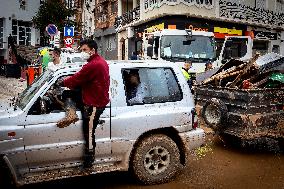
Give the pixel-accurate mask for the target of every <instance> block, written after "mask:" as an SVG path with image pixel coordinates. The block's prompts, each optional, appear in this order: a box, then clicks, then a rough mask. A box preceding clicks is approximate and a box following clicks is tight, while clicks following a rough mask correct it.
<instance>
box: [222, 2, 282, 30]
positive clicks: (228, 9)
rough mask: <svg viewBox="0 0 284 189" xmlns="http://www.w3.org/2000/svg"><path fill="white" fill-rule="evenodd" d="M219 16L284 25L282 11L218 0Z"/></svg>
mask: <svg viewBox="0 0 284 189" xmlns="http://www.w3.org/2000/svg"><path fill="white" fill-rule="evenodd" d="M219 16H220V17H223V18H229V19H239V20H242V21H249V22H253V23H257V24H267V25H273V26H279V27H284V13H283V12H282V13H279V12H274V11H269V10H265V9H261V8H256V7H250V6H246V5H241V4H237V3H233V2H230V1H226V0H219Z"/></svg>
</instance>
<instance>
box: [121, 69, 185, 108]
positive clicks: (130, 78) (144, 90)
mask: <svg viewBox="0 0 284 189" xmlns="http://www.w3.org/2000/svg"><path fill="white" fill-rule="evenodd" d="M122 74H123V80H124V84H125V92H126V101H127V104H128V105H129V106H131V105H137V104H153V103H164V102H176V101H180V100H182V98H183V96H182V91H181V88H180V85H179V84H178V81H177V78H176V76H175V74H174V71H173V70H172V69H171V68H133V69H123V70H122Z"/></svg>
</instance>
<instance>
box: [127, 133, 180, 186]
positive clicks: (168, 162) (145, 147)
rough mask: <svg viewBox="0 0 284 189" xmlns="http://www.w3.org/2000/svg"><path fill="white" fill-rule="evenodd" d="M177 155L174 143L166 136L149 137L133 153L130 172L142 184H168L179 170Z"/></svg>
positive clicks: (178, 156)
mask: <svg viewBox="0 0 284 189" xmlns="http://www.w3.org/2000/svg"><path fill="white" fill-rule="evenodd" d="M179 154H180V153H179V149H178V147H177V145H176V143H175V142H174V141H173V140H172V139H171V138H169V137H168V136H166V135H163V134H155V135H152V136H149V137H147V138H144V139H143V140H142V141H141V142H140V143H139V144H138V146H137V148H136V149H135V151H134V154H133V158H132V169H133V170H132V171H133V173H134V175H135V177H136V178H137V179H138V180H139V181H141V182H142V183H144V184H160V183H165V182H169V181H170V180H171V179H173V178H174V176H175V175H176V173H177V172H178V171H179V169H180V161H179V159H180V155H179Z"/></svg>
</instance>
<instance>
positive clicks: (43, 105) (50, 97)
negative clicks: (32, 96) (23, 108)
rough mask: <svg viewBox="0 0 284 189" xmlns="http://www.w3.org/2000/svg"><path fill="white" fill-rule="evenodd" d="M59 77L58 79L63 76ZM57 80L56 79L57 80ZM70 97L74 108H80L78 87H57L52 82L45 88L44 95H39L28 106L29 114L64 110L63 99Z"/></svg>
mask: <svg viewBox="0 0 284 189" xmlns="http://www.w3.org/2000/svg"><path fill="white" fill-rule="evenodd" d="M65 77H66V76H63V77H61V78H60V79H63V78H65ZM57 81H58V80H57ZM67 98H71V99H72V101H73V102H74V103H75V104H76V109H77V110H79V109H81V105H82V102H81V90H80V89H79V88H77V89H74V90H69V89H68V88H65V87H58V86H55V85H54V84H53V85H52V86H51V87H50V88H49V89H48V90H47V92H46V93H45V94H44V96H43V97H42V98H41V97H39V98H38V99H37V101H36V102H35V103H34V104H33V106H32V107H31V108H30V110H29V112H28V114H29V115H40V114H49V113H59V112H64V111H65V100H66V99H67Z"/></svg>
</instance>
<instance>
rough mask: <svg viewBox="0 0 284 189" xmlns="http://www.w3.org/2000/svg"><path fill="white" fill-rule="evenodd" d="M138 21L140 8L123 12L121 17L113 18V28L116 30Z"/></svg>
mask: <svg viewBox="0 0 284 189" xmlns="http://www.w3.org/2000/svg"><path fill="white" fill-rule="evenodd" d="M139 19H140V6H138V7H136V8H134V9H132V10H131V11H128V12H125V13H124V14H123V15H122V16H118V17H116V18H115V23H114V27H115V28H116V29H118V28H120V27H122V26H125V25H127V24H130V23H131V22H133V21H137V20H139Z"/></svg>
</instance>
